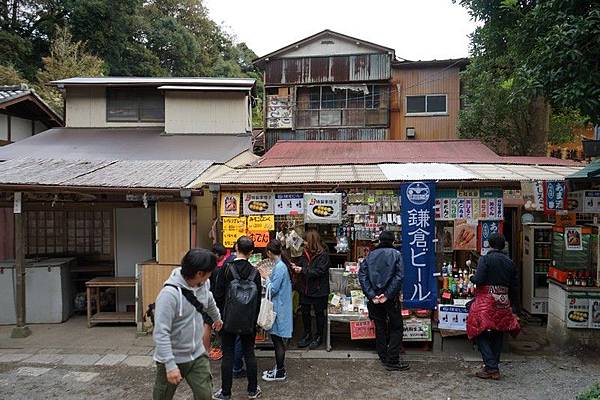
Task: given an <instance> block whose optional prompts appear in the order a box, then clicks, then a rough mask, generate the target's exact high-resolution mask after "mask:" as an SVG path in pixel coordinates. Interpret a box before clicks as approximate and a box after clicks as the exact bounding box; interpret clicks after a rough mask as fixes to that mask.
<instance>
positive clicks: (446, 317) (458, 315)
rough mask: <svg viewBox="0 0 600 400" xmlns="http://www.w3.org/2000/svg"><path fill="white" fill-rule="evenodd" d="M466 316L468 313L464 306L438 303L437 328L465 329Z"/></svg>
mask: <svg viewBox="0 0 600 400" xmlns="http://www.w3.org/2000/svg"><path fill="white" fill-rule="evenodd" d="M468 316H469V313H468V311H467V309H466V307H464V306H450V305H440V306H439V322H438V328H440V329H448V330H453V331H466V330H467V317H468Z"/></svg>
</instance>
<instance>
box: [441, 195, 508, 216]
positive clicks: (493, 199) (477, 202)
mask: <svg viewBox="0 0 600 400" xmlns="http://www.w3.org/2000/svg"><path fill="white" fill-rule="evenodd" d="M435 218H436V220H440V221H453V220H456V219H467V220H479V219H485V220H496V221H502V220H503V219H504V199H503V192H502V190H500V189H461V190H452V189H442V190H440V191H439V192H438V194H437V197H436V199H435Z"/></svg>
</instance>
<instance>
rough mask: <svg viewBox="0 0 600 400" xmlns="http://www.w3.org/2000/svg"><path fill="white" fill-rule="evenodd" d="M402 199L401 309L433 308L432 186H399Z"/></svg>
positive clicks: (434, 280) (435, 293) (435, 286)
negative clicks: (402, 266) (402, 261)
mask: <svg viewBox="0 0 600 400" xmlns="http://www.w3.org/2000/svg"><path fill="white" fill-rule="evenodd" d="M400 191H401V196H402V257H403V260H404V282H403V285H404V286H403V293H404V303H403V304H404V306H405V307H406V308H426V309H434V308H435V306H436V303H437V282H436V279H435V278H434V276H433V273H434V271H435V246H434V244H433V239H434V237H435V211H434V204H435V200H434V199H435V183H433V182H412V183H404V184H402V185H401V187H400Z"/></svg>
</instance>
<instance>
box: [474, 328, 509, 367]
mask: <svg viewBox="0 0 600 400" xmlns="http://www.w3.org/2000/svg"><path fill="white" fill-rule="evenodd" d="M503 337H504V333H503V332H500V331H485V332H483V333H482V334H481V335H479V336H477V347H478V348H479V351H480V352H481V357H482V358H483V363H484V364H485V367H486V368H487V369H488V370H489V371H498V370H499V368H498V364H500V353H502V340H503Z"/></svg>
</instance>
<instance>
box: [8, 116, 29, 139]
mask: <svg viewBox="0 0 600 400" xmlns="http://www.w3.org/2000/svg"><path fill="white" fill-rule="evenodd" d="M30 136H31V120H30V119H23V118H19V117H14V116H13V117H10V140H11V141H13V142H18V141H19V140H23V139H25V138H28V137H30Z"/></svg>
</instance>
